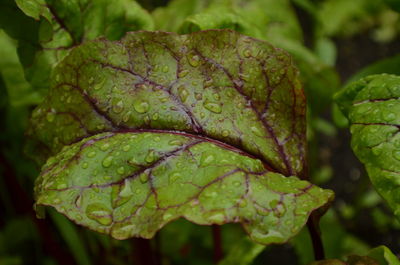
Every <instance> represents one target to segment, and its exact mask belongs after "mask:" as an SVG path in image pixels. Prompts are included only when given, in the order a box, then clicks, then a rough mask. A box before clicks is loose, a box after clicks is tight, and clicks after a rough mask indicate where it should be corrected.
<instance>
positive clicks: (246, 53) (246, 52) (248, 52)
mask: <svg viewBox="0 0 400 265" xmlns="http://www.w3.org/2000/svg"><path fill="white" fill-rule="evenodd" d="M243 56H244V57H246V58H249V57H250V56H251V51H250V50H249V49H246V50H244V51H243Z"/></svg>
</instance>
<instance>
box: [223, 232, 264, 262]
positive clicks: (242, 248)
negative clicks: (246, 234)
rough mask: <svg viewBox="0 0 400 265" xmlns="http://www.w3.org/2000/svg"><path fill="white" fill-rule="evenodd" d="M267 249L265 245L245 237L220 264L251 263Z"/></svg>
mask: <svg viewBox="0 0 400 265" xmlns="http://www.w3.org/2000/svg"><path fill="white" fill-rule="evenodd" d="M264 249H265V246H264V245H260V244H257V243H254V242H251V241H250V240H249V239H248V238H243V239H242V240H240V241H239V242H237V243H236V244H235V245H234V246H233V247H232V249H231V250H230V251H229V253H228V254H227V255H226V257H225V258H224V259H223V260H222V261H220V262H219V263H218V264H219V265H249V264H252V262H253V260H254V259H255V258H256V257H257V256H258V254H260V253H261V251H263V250H264Z"/></svg>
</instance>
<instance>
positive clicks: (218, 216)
mask: <svg viewBox="0 0 400 265" xmlns="http://www.w3.org/2000/svg"><path fill="white" fill-rule="evenodd" d="M208 220H210V221H211V222H213V223H216V224H223V223H224V221H225V215H224V214H222V213H214V214H212V215H210V216H209V217H208Z"/></svg>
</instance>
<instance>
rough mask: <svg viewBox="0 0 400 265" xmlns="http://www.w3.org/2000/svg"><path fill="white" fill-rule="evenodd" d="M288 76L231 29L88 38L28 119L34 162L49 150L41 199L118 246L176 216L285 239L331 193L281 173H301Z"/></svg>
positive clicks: (287, 62)
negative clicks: (106, 235)
mask: <svg viewBox="0 0 400 265" xmlns="http://www.w3.org/2000/svg"><path fill="white" fill-rule="evenodd" d="M297 78H298V73H297V70H296V69H295V67H294V66H293V65H292V62H291V59H290V57H289V56H288V55H287V54H286V53H284V52H283V51H281V50H279V49H276V48H274V47H272V46H271V45H269V44H267V43H265V42H262V41H258V40H255V39H252V38H250V37H247V36H243V35H240V34H239V33H236V32H233V31H230V30H210V31H201V32H197V33H192V34H188V35H177V34H172V33H163V32H135V33H129V34H128V35H127V36H126V37H124V38H123V39H122V40H120V41H115V42H112V41H108V40H105V39H103V40H96V41H92V42H88V43H86V44H84V45H82V46H80V47H78V48H76V49H74V50H73V51H72V52H71V53H70V55H68V57H66V58H65V60H64V61H63V62H62V63H61V64H60V65H59V66H58V67H57V68H56V69H55V72H54V78H53V83H52V87H51V89H50V93H49V95H48V97H47V98H46V100H45V101H44V102H43V104H41V105H40V106H39V107H38V108H37V109H36V110H35V111H34V113H33V116H32V120H31V128H30V131H29V134H28V135H29V137H30V138H31V150H32V154H34V155H36V156H39V155H41V156H42V158H48V157H49V156H53V157H52V158H50V159H49V160H48V161H47V163H46V165H45V167H44V168H43V171H42V174H41V176H40V178H39V179H38V182H37V186H36V195H37V204H38V205H51V206H53V207H55V208H56V209H57V210H58V211H60V212H62V213H64V214H66V215H67V216H68V217H69V218H71V219H73V220H74V221H76V222H77V223H80V224H82V225H85V226H88V227H90V228H92V229H94V230H97V231H100V232H104V233H109V234H111V235H112V236H113V237H115V238H120V239H122V238H128V237H131V236H141V237H151V236H152V235H153V234H154V233H155V232H156V231H157V230H159V229H160V228H161V227H162V226H163V225H164V224H166V223H167V222H169V221H171V220H173V219H176V218H178V217H185V218H187V219H189V220H191V221H193V222H196V223H200V224H213V223H216V224H222V223H227V222H240V223H242V224H243V225H244V227H245V229H246V230H247V231H248V232H249V234H250V236H251V237H252V238H253V240H255V241H258V242H261V243H264V244H267V243H272V242H275V243H281V242H285V241H286V240H288V239H289V238H290V237H291V236H293V235H294V234H295V233H297V232H298V231H299V229H300V228H301V227H302V226H303V225H304V223H305V222H306V220H307V218H308V216H309V214H310V213H311V212H312V211H313V210H315V209H317V208H319V207H321V206H323V205H325V204H326V203H327V202H328V201H329V200H330V199H332V193H331V192H330V191H326V190H322V189H320V188H318V187H315V186H313V185H312V184H310V183H308V182H306V181H301V180H299V179H298V178H297V177H290V178H287V177H289V176H298V177H304V174H305V144H306V143H305V116H304V115H305V102H304V101H305V99H304V95H303V91H302V89H301V86H300V83H299V81H298V79H297ZM71 144H72V145H71ZM63 147H64V149H62V148H63ZM61 149H62V151H61V152H60V150H61ZM57 153H58V154H57ZM55 154H57V155H56V156H54V155H55Z"/></svg>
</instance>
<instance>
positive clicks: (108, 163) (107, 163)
mask: <svg viewBox="0 0 400 265" xmlns="http://www.w3.org/2000/svg"><path fill="white" fill-rule="evenodd" d="M113 159H114V158H113V157H112V156H107V157H106V158H105V159H104V160H103V162H102V165H103V167H110V166H111V164H112V161H113Z"/></svg>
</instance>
